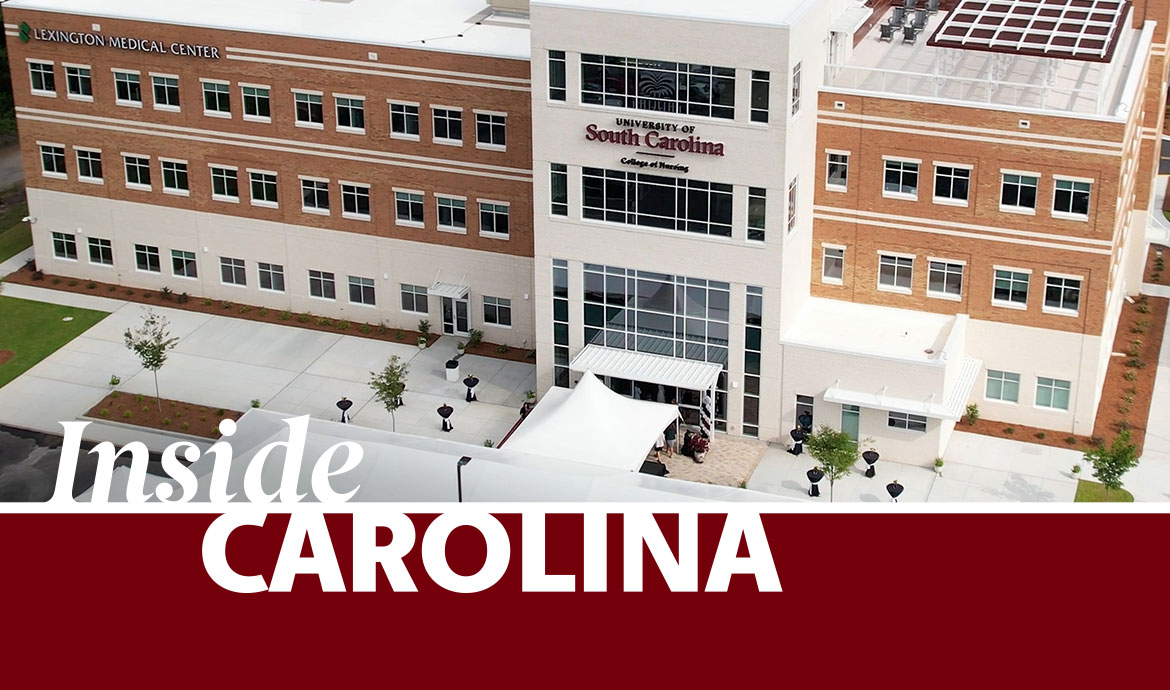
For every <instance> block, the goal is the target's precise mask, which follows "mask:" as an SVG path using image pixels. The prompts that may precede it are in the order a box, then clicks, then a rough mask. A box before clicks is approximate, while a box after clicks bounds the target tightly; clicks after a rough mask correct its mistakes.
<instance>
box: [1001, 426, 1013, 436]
mask: <svg viewBox="0 0 1170 690" xmlns="http://www.w3.org/2000/svg"><path fill="white" fill-rule="evenodd" d="M1003 433H1005V434H1007V435H1009V436H1011V435H1013V434H1015V433H1016V428H1015V427H1014V426H1008V427H1004V429H1003Z"/></svg>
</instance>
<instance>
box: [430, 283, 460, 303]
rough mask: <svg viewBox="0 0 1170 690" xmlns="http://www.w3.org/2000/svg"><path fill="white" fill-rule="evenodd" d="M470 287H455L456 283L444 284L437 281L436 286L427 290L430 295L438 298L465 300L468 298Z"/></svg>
mask: <svg viewBox="0 0 1170 690" xmlns="http://www.w3.org/2000/svg"><path fill="white" fill-rule="evenodd" d="M467 291H468V287H467V286H466V285H455V284H454V283H442V282H439V281H437V280H436V281H435V284H434V285H432V286H431V287H430V288H428V289H427V294H428V295H434V296H436V297H450V298H451V299H463V298H464V297H466V296H467Z"/></svg>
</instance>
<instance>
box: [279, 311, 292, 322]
mask: <svg viewBox="0 0 1170 690" xmlns="http://www.w3.org/2000/svg"><path fill="white" fill-rule="evenodd" d="M291 318H292V312H291V311H282V312H280V320H281V321H288V320H289V319H291Z"/></svg>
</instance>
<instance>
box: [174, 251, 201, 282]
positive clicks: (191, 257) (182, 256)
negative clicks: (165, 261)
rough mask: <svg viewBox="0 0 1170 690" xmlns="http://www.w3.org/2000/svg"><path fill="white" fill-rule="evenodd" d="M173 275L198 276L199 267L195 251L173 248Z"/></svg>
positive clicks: (179, 276) (181, 276)
mask: <svg viewBox="0 0 1170 690" xmlns="http://www.w3.org/2000/svg"><path fill="white" fill-rule="evenodd" d="M171 275H173V276H175V277H176V278H198V277H199V267H198V266H197V265H196V263H195V252H187V251H183V250H181V249H172V250H171Z"/></svg>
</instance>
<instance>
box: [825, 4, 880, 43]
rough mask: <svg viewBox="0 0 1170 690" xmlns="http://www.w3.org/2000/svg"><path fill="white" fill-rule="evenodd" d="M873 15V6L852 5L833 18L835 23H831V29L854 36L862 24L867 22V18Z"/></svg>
mask: <svg viewBox="0 0 1170 690" xmlns="http://www.w3.org/2000/svg"><path fill="white" fill-rule="evenodd" d="M872 15H873V8H872V7H851V8H849V9H847V10H845V11H844V12H842V13H841V14H840V15H839V16H838V17H837V18H836V19H834V20H833V23H832V24H830V25H829V31H836V32H837V33H841V34H848V35H849V36H853V34H854V33H856V32H857V30H858V29H860V28H861V25H862V24H864V23H865V20H867V19H869V18H870V17H871V16H872Z"/></svg>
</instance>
